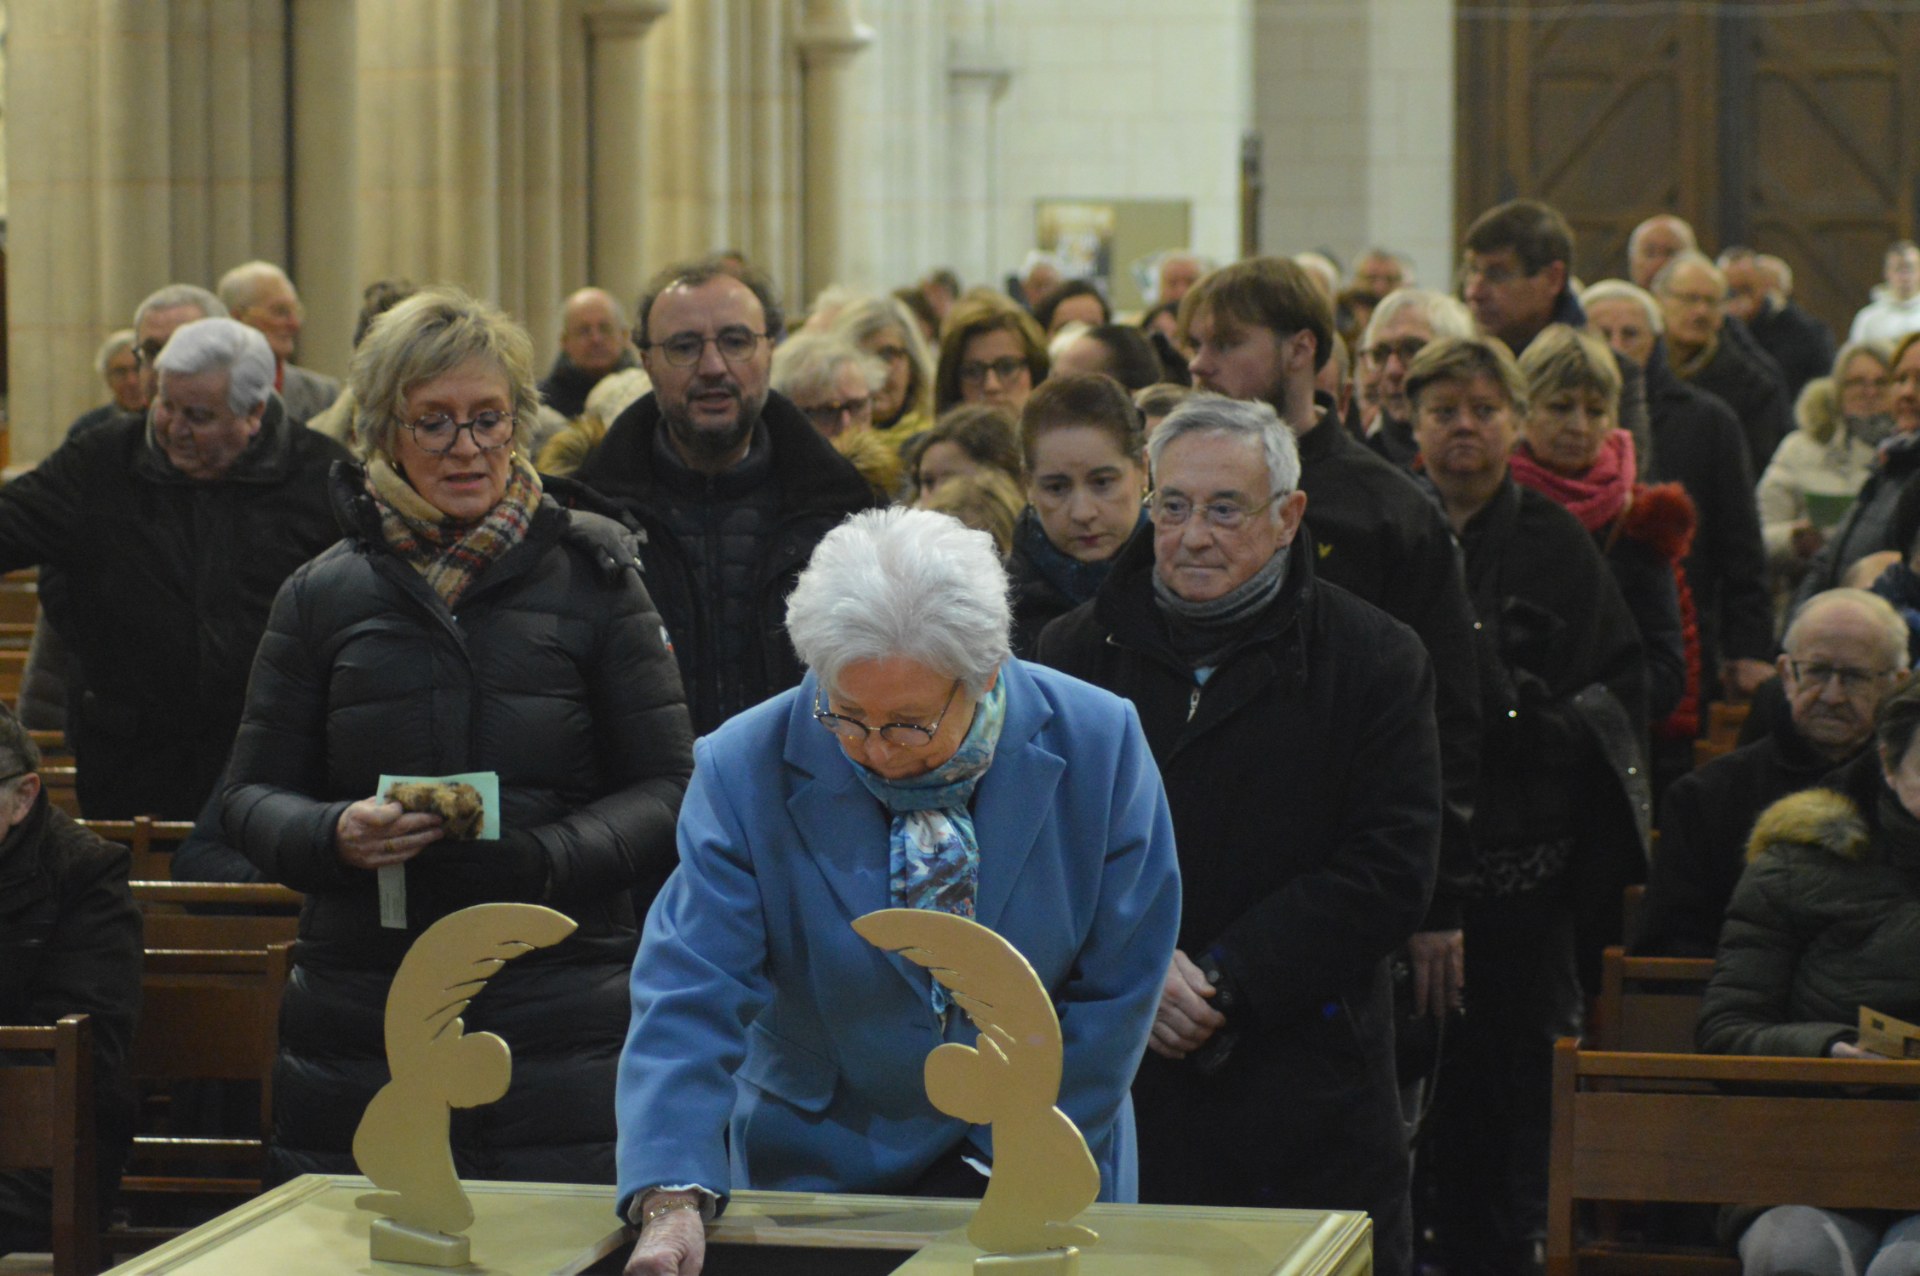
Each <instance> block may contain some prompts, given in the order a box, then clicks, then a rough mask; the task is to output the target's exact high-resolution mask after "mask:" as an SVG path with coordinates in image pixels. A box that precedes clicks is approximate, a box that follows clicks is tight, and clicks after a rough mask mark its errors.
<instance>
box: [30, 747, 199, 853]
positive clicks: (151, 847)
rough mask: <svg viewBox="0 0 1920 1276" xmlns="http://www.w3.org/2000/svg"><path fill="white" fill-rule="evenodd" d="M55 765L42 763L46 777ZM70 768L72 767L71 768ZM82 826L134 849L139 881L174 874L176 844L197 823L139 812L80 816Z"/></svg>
mask: <svg viewBox="0 0 1920 1276" xmlns="http://www.w3.org/2000/svg"><path fill="white" fill-rule="evenodd" d="M51 769H53V768H49V767H42V768H41V769H40V775H41V778H42V780H43V781H44V779H45V778H46V774H47V772H48V771H49V770H51ZM68 770H69V771H71V770H72V768H68ZM76 819H77V822H78V823H79V825H80V827H81V828H84V829H90V830H92V831H93V832H94V833H96V834H98V835H99V836H101V837H104V838H106V839H107V841H109V842H118V843H120V845H122V846H124V847H126V848H127V849H128V850H129V851H131V852H133V868H132V871H131V873H130V876H131V877H132V878H133V879H134V880H135V881H142V882H147V881H152V882H163V881H167V880H169V879H171V878H172V877H173V852H174V848H176V847H177V846H179V845H180V843H182V842H184V841H186V840H187V837H188V835H189V834H191V833H192V832H193V824H192V822H191V821H188V820H156V819H154V818H153V817H152V816H150V815H137V816H135V817H134V818H133V819H130V820H85V819H78V817H76Z"/></svg>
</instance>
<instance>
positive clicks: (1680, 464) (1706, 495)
mask: <svg viewBox="0 0 1920 1276" xmlns="http://www.w3.org/2000/svg"><path fill="white" fill-rule="evenodd" d="M1646 373H1647V412H1648V415H1649V417H1650V418H1651V426H1650V428H1651V430H1652V434H1653V458H1652V460H1651V462H1650V463H1649V465H1648V467H1647V473H1648V476H1649V480H1650V481H1652V482H1655V483H1678V484H1680V486H1681V487H1683V488H1685V489H1686V492H1687V495H1688V496H1690V497H1692V498H1693V508H1694V513H1695V516H1696V518H1697V525H1696V527H1695V529H1694V534H1693V543H1692V548H1691V549H1690V550H1689V552H1688V554H1687V557H1686V561H1685V566H1686V569H1687V584H1688V586H1689V588H1690V589H1691V590H1692V591H1693V602H1694V610H1695V612H1696V613H1697V615H1698V616H1699V622H1700V653H1701V666H1702V673H1703V674H1704V675H1706V681H1707V683H1708V684H1709V687H1711V684H1712V683H1713V681H1714V679H1713V675H1714V674H1715V673H1716V672H1717V670H1718V668H1719V662H1720V661H1721V660H1722V659H1731V658H1735V657H1744V658H1746V659H1749V660H1771V659H1772V658H1773V651H1774V646H1773V598H1772V594H1771V592H1770V590H1769V589H1768V586H1767V551H1766V546H1765V544H1764V543H1763V542H1762V540H1761V538H1760V515H1759V511H1758V508H1757V507H1756V505H1755V504H1754V497H1753V487H1754V472H1753V471H1751V470H1749V469H1748V464H1747V450H1746V448H1745V446H1744V440H1743V437H1742V435H1741V432H1740V421H1739V419H1738V418H1737V417H1735V416H1734V415H1733V411H1732V409H1730V408H1728V407H1727V405H1726V404H1724V403H1722V402H1721V401H1720V400H1719V399H1717V398H1715V397H1714V396H1713V395H1710V394H1707V393H1706V392H1704V391H1702V390H1699V389H1696V388H1695V387H1693V386H1691V385H1688V384H1687V383H1686V382H1684V381H1682V380H1680V378H1678V377H1676V376H1674V375H1673V371H1672V369H1671V368H1669V367H1668V366H1667V360H1666V348H1665V345H1664V343H1663V344H1661V345H1658V346H1656V347H1655V349H1654V352H1653V357H1652V358H1651V359H1649V360H1648V362H1647V369H1646Z"/></svg>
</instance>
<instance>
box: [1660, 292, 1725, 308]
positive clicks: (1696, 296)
mask: <svg viewBox="0 0 1920 1276" xmlns="http://www.w3.org/2000/svg"><path fill="white" fill-rule="evenodd" d="M1664 295H1665V296H1666V299H1667V300H1668V301H1671V302H1672V303H1673V304H1674V305H1676V306H1708V307H1714V306H1718V305H1719V304H1720V303H1721V302H1723V301H1725V300H1726V298H1725V297H1722V296H1721V295H1720V294H1718V293H1712V292H1669V293H1666V294H1664Z"/></svg>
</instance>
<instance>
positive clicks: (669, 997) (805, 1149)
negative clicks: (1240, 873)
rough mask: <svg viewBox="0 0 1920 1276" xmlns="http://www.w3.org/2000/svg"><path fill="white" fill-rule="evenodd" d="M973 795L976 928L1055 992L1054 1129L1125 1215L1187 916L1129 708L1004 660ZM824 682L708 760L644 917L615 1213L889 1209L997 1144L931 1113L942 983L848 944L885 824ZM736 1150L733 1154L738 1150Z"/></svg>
mask: <svg viewBox="0 0 1920 1276" xmlns="http://www.w3.org/2000/svg"><path fill="white" fill-rule="evenodd" d="M1001 677H1002V678H1003V680H1004V681H1005V684H1006V688H1007V709H1006V721H1005V725H1004V727H1003V728H1002V731H1001V735H1000V742H999V746H998V749H997V750H996V752H995V755H994V760H993V764H992V766H991V767H990V768H989V769H988V771H987V773H986V775H985V776H983V777H982V778H981V781H980V784H979V787H978V788H977V790H976V791H975V794H974V800H973V816H974V825H975V828H976V830H977V832H978V835H979V843H980V887H979V896H978V902H977V905H976V917H977V920H978V921H980V922H981V923H982V924H983V925H986V926H989V927H991V928H992V929H994V930H996V931H998V932H999V933H1000V934H1002V935H1004V936H1005V937H1006V938H1007V939H1009V940H1010V941H1012V943H1013V945H1014V946H1015V947H1016V948H1017V949H1019V950H1020V952H1021V953H1022V954H1024V955H1025V956H1026V958H1027V960H1028V961H1029V962H1030V963H1031V964H1032V966H1033V968H1034V970H1035V971H1036V972H1037V973H1038V974H1039V976H1040V980H1041V982H1042V983H1043V984H1044V985H1045V986H1046V987H1047V988H1048V989H1049V991H1050V992H1051V993H1052V995H1053V999H1054V1004H1055V1007H1056V1008H1057V1009H1058V1011H1059V1013H1060V1025H1061V1031H1062V1034H1063V1036H1064V1039H1065V1047H1066V1057H1065V1069H1064V1075H1063V1079H1062V1082H1061V1092H1060V1102H1059V1106H1060V1108H1061V1109H1062V1110H1063V1111H1064V1112H1066V1114H1067V1115H1068V1116H1070V1117H1072V1118H1073V1120H1074V1121H1075V1123H1076V1124H1078V1125H1079V1127H1080V1129H1081V1131H1082V1132H1083V1133H1084V1134H1085V1135H1086V1138H1087V1143H1088V1146H1089V1147H1090V1148H1091V1149H1092V1151H1093V1155H1094V1159H1095V1161H1096V1162H1097V1163H1098V1164H1099V1166H1100V1173H1101V1197H1102V1199H1105V1200H1131V1199H1133V1198H1134V1195H1135V1192H1136V1188H1135V1166H1134V1149H1133V1114H1132V1108H1131V1106H1130V1103H1129V1100H1128V1096H1127V1091H1128V1086H1129V1085H1130V1084H1131V1083H1132V1081H1133V1076H1134V1072H1135V1069H1136V1068H1137V1067H1138V1066H1139V1062H1140V1056H1141V1053H1142V1051H1143V1050H1144V1049H1145V1047H1146V1040H1147V1033H1148V1030H1149V1029H1150V1028H1151V1026H1152V1022H1153V1013H1154V1010H1155V1008H1156V1006H1157V1005H1158V1003H1159V997H1160V988H1161V984H1162V982H1163V980H1164V979H1165V977H1166V972H1167V964H1168V961H1169V960H1170V958H1171V956H1172V952H1173V943H1174V934H1175V931H1176V929H1177V927H1178V925H1179V918H1180V883H1179V870H1178V868H1177V867H1176V863H1175V857H1174V847H1173V827H1172V823H1171V821H1170V818H1169V816H1168V810H1167V800H1166V794H1165V792H1164V791H1163V789H1162V788H1161V784H1160V774H1159V771H1158V769H1157V768H1156V767H1155V765H1154V761H1153V757H1152V755H1151V753H1150V752H1149V750H1148V748H1147V743H1146V739H1145V737H1144V736H1143V735H1142V733H1141V730H1140V721H1139V717H1138V715H1136V714H1135V712H1134V710H1133V706H1132V705H1130V704H1128V703H1127V702H1126V701H1124V700H1121V699H1119V698H1117V697H1115V696H1112V695H1110V694H1108V693H1107V692H1104V691H1100V690H1098V689H1096V688H1094V687H1091V686H1088V685H1087V684H1085V683H1083V682H1079V681H1077V680H1075V679H1073V678H1069V677H1067V676H1065V675H1063V674H1059V673H1056V672H1054V671H1052V670H1049V669H1043V668H1040V667H1038V666H1034V665H1026V664H1023V663H1021V662H1019V661H1015V660H1009V661H1007V662H1006V663H1005V664H1004V665H1003V666H1002V668H1001ZM815 686H816V683H815V680H814V678H813V676H812V675H811V674H810V675H808V677H807V678H806V680H805V681H804V682H803V683H802V684H801V685H800V686H799V687H798V688H796V689H794V690H792V691H788V692H786V693H784V694H782V695H778V696H775V697H774V698H773V699H771V700H768V701H767V702H765V703H764V704H761V705H759V706H757V707H756V708H754V709H751V710H748V711H747V712H746V713H743V714H740V715H739V716H738V717H736V718H734V719H732V720H731V721H729V722H728V723H727V724H726V725H724V726H722V727H721V728H720V729H719V730H718V731H716V732H714V733H713V734H712V735H710V736H707V737H705V738H704V739H702V740H701V741H700V742H699V744H698V745H697V746H696V748H695V753H694V775H693V782H692V785H691V787H690V788H689V789H688V792H687V798H686V802H685V804H684V805H683V807H682V809H681V814H680V828H679V838H680V866H679V868H678V869H677V870H676V871H675V873H674V875H673V877H672V878H671V879H670V880H669V881H668V883H667V885H666V887H665V889H664V890H663V891H662V892H661V894H660V897H659V899H658V900H657V901H656V902H655V905H654V908H653V911H652V912H651V914H650V915H649V916H648V918H647V926H646V932H645V935H644V937H643V939H642V942H641V948H640V953H639V956H638V958H637V959H636V961H635V963H634V969H633V1020H632V1026H631V1028H630V1030H629V1032H628V1036H627V1043H626V1049H625V1052H624V1053H623V1055H622V1057H621V1061H620V1079H619V1092H618V1095H619V1097H618V1115H619V1128H620V1142H619V1165H620V1208H621V1210H622V1212H623V1213H624V1212H625V1211H626V1210H627V1208H628V1206H629V1204H630V1202H631V1199H632V1197H633V1196H634V1194H635V1193H636V1192H639V1191H640V1190H642V1189H644V1188H647V1187H651V1186H655V1185H659V1184H698V1185H700V1186H702V1187H705V1188H708V1189H710V1190H712V1191H714V1192H716V1193H718V1194H720V1195H721V1196H723V1197H724V1196H725V1195H727V1194H728V1193H729V1192H730V1191H732V1190H733V1189H734V1188H737V1187H738V1188H772V1189H782V1190H792V1191H829V1192H882V1193H884V1192H894V1191H899V1190H902V1189H904V1188H905V1187H906V1186H907V1185H909V1184H911V1183H912V1182H914V1180H915V1179H917V1178H918V1177H919V1176H920V1175H921V1174H922V1173H923V1172H924V1171H925V1170H926V1169H927V1168H928V1167H929V1166H930V1165H932V1164H933V1163H934V1162H935V1161H937V1160H938V1159H940V1158H941V1157H942V1156H943V1155H945V1154H946V1153H948V1152H949V1151H951V1150H952V1149H954V1148H955V1147H956V1146H957V1145H958V1144H959V1143H960V1142H961V1141H962V1139H971V1141H972V1143H973V1144H974V1145H975V1147H976V1148H978V1149H979V1150H980V1152H981V1153H982V1154H986V1153H988V1152H989V1150H990V1142H989V1139H988V1131H987V1130H985V1129H982V1128H971V1129H970V1128H969V1127H968V1126H967V1125H965V1124H964V1123H963V1122H960V1121H958V1120H956V1119H954V1118H952V1117H948V1116H945V1115H943V1114H941V1113H940V1112H938V1111H937V1110H935V1109H934V1107H933V1106H932V1104H931V1103H929V1102H928V1100H927V1097H926V1090H925V1086H924V1083H923V1080H922V1074H921V1067H922V1061H923V1060H924V1059H925V1058H926V1056H927V1054H928V1053H929V1052H930V1051H932V1050H933V1049H934V1047H935V1046H937V1045H939V1044H940V1043H941V1042H942V1041H943V1040H949V1041H960V1042H962V1043H963V1044H967V1045H971V1044H973V1041H974V1037H975V1032H974V1029H973V1027H972V1025H971V1024H969V1023H968V1022H967V1020H966V1017H965V1016H964V1015H963V1014H961V1013H960V1012H959V1011H958V1010H955V1011H954V1012H952V1014H951V1015H950V1016H949V1021H948V1022H947V1023H946V1024H945V1025H944V1026H943V1025H942V1023H941V1021H940V1019H939V1018H937V1017H936V1016H935V1014H934V1012H933V1008H932V1001H931V991H932V980H931V976H929V975H928V974H927V972H926V971H924V970H922V969H921V968H919V967H918V966H915V965H913V964H912V963H911V962H908V961H906V960H905V959H904V958H901V957H897V956H894V955H891V954H888V953H884V952H882V951H880V950H879V949H877V948H874V947H872V946H871V945H869V944H868V943H867V942H866V941H865V940H864V939H862V938H861V937H860V936H859V935H857V934H855V933H854V931H853V929H852V928H851V926H850V925H849V923H850V922H851V921H852V920H853V919H854V918H856V917H859V916H861V915H863V914H865V913H869V912H872V911H874V910H875V909H882V908H887V907H890V906H891V904H892V901H891V900H890V899H889V885H888V850H887V835H888V825H889V821H888V816H887V814H886V812H885V811H884V809H883V808H882V807H881V805H880V803H879V802H877V801H875V800H874V798H873V797H872V795H870V794H869V793H868V792H867V791H866V789H865V788H863V787H862V786H861V784H860V781H859V779H858V777H857V776H856V774H855V772H854V769H853V767H854V764H853V763H852V762H851V761H850V760H849V759H848V758H847V756H846V755H845V754H844V753H842V752H841V749H840V745H839V742H838V741H837V740H836V739H835V737H834V735H833V734H832V733H831V732H829V731H827V730H825V729H823V728H822V727H821V726H820V724H819V723H817V722H815V721H814V720H813V717H812V707H813V696H814V690H815ZM729 1136H730V1137H729Z"/></svg>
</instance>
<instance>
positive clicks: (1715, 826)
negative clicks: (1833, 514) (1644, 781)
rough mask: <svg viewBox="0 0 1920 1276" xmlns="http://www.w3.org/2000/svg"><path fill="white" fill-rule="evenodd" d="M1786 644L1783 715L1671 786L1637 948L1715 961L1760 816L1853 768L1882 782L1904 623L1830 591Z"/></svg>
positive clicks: (1863, 600)
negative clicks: (1885, 728) (1881, 713)
mask: <svg viewBox="0 0 1920 1276" xmlns="http://www.w3.org/2000/svg"><path fill="white" fill-rule="evenodd" d="M1782 646H1783V647H1784V648H1785V652H1784V654H1782V655H1781V657H1780V660H1779V669H1780V684H1781V689H1782V690H1783V691H1784V692H1785V693H1786V709H1787V712H1786V713H1785V714H1783V715H1781V716H1780V718H1779V720H1776V721H1775V722H1774V723H1773V724H1772V729H1771V730H1770V731H1768V732H1767V734H1766V735H1764V736H1762V737H1761V738H1760V739H1758V740H1755V741H1754V742H1753V743H1751V744H1747V745H1744V746H1742V747H1740V748H1738V749H1735V750H1734V751H1733V752H1732V753H1729V754H1727V755H1726V756H1725V757H1722V758H1715V759H1714V760H1713V761H1712V762H1709V763H1708V764H1707V765H1705V766H1703V767H1700V768H1699V769H1697V770H1695V771H1692V772H1690V773H1689V774H1687V775H1686V776H1683V777H1682V778H1681V779H1679V780H1676V781H1674V784H1673V787H1672V788H1670V789H1668V790H1667V795H1666V799H1665V801H1664V802H1663V803H1662V804H1661V808H1660V841H1659V843H1658V844H1657V845H1656V846H1655V847H1654V851H1653V860H1652V863H1651V864H1650V866H1649V867H1648V871H1647V899H1646V905H1645V907H1644V909H1643V911H1642V914H1641V915H1642V917H1643V918H1644V919H1645V920H1644V922H1643V924H1642V931H1641V935H1640V938H1639V941H1638V950H1639V951H1641V952H1645V953H1648V954H1652V955H1655V956H1673V957H1711V956H1713V955H1714V953H1715V951H1716V949H1717V946H1718V944H1719V941H1720V925H1721V923H1722V922H1723V921H1725V920H1726V914H1727V903H1728V901H1729V900H1731V899H1732V897H1733V888H1734V886H1735V885H1737V884H1738V883H1739V881H1740V874H1741V872H1742V870H1744V869H1745V868H1746V865H1747V837H1748V834H1750V833H1751V832H1752V831H1753V824H1754V821H1755V820H1756V819H1757V818H1758V817H1759V815H1760V813H1761V812H1762V811H1764V810H1766V809H1767V808H1768V807H1769V806H1771V805H1773V804H1774V803H1775V802H1777V801H1778V800H1780V799H1781V798H1783V797H1786V796H1787V795H1788V794H1790V793H1797V792H1799V791H1800V790H1802V789H1808V788H1812V787H1814V786H1815V785H1824V786H1825V787H1828V788H1837V789H1841V790H1842V791H1851V790H1850V789H1849V788H1848V784H1847V782H1846V779H1847V774H1846V773H1849V772H1854V771H1859V770H1861V769H1864V771H1863V773H1864V774H1865V775H1866V778H1867V779H1868V780H1869V781H1873V782H1876V783H1877V782H1878V777H1879V759H1878V758H1877V757H1876V756H1875V754H1874V751H1873V749H1872V747H1871V746H1870V742H1871V740H1872V738H1873V722H1874V715H1875V714H1876V713H1877V712H1878V710H1879V708H1880V705H1881V703H1882V702H1883V701H1885V700H1886V698H1887V697H1888V696H1890V695H1892V694H1893V693H1894V692H1895V691H1897V690H1899V689H1900V686H1901V684H1902V683H1904V682H1906V680H1907V677H1908V670H1907V625H1906V622H1905V621H1904V620H1902V619H1901V618H1900V615H1899V613H1898V612H1896V611H1895V610H1894V608H1893V606H1892V605H1891V604H1890V603H1888V602H1887V600H1886V599H1884V598H1881V597H1880V596H1879V595H1878V594H1872V593H1868V592H1867V591H1865V590H1861V589H1830V590H1827V591H1826V592H1825V593H1821V594H1815V595H1814V596H1813V597H1812V598H1810V599H1808V600H1807V602H1806V604H1805V605H1804V606H1802V607H1801V608H1800V610H1799V612H1798V613H1796V614H1795V616H1794V618H1793V623H1792V624H1790V625H1788V626H1787V633H1786V638H1785V640H1784V642H1783V643H1782ZM1628 938H1629V940H1631V939H1632V936H1629V937H1628Z"/></svg>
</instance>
